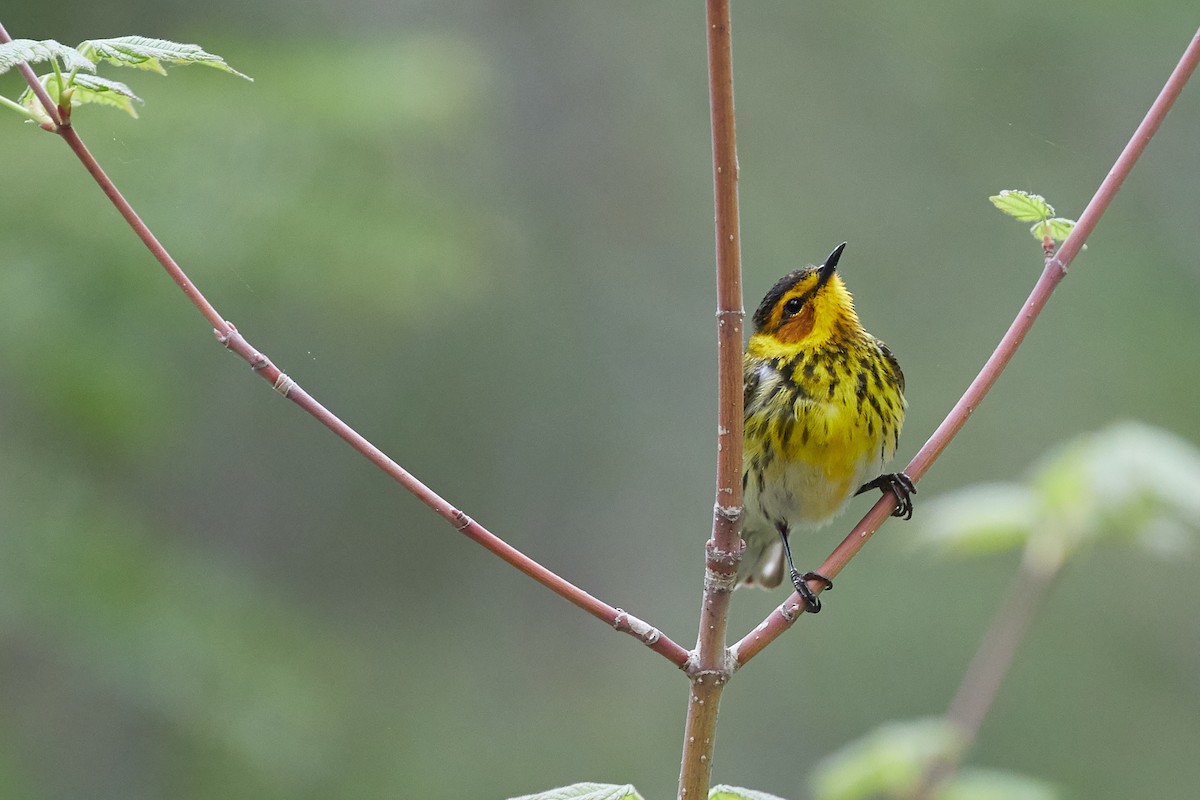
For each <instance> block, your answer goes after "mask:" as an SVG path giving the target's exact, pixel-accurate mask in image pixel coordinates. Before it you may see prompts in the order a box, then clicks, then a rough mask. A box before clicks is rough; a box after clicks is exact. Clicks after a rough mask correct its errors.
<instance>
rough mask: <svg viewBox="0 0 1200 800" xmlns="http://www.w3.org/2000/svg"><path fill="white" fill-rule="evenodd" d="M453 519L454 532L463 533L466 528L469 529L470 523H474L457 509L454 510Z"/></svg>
mask: <svg viewBox="0 0 1200 800" xmlns="http://www.w3.org/2000/svg"><path fill="white" fill-rule="evenodd" d="M453 517H454V530H456V531H465V530H466V529H467V528H469V527H471V523H472V522H474V521H475V520H473V519H471V518H470V517H468V516H467V515H466V514H464V513H463V512H461V511H459V510H458V509H455V510H454V514H453Z"/></svg>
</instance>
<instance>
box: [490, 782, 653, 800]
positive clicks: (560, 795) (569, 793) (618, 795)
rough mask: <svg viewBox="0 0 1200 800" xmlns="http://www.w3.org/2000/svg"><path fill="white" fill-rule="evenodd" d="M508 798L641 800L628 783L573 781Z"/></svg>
mask: <svg viewBox="0 0 1200 800" xmlns="http://www.w3.org/2000/svg"><path fill="white" fill-rule="evenodd" d="M509 800H643V798H642V796H641V795H640V794H638V791H637V789H634V788H633V786H631V785H630V784H625V785H624V786H617V785H616V784H611V783H573V784H571V785H570V786H560V787H558V788H557V789H550V790H548V791H545V792H538V793H537V794H523V795H521V796H520V797H511V798H509Z"/></svg>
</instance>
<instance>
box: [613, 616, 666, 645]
mask: <svg viewBox="0 0 1200 800" xmlns="http://www.w3.org/2000/svg"><path fill="white" fill-rule="evenodd" d="M613 627H614V628H616V629H617V630H619V631H623V630H627V631H629V632H630V633H632V634H633V635H634V636H635V637H637V638H638V639H639V640H641V642H642V643H643V644H654V643H655V642H657V641H658V640H659V639H661V638H662V631H660V630H659V629H658V628H656V627H654V626H653V625H651V624H650V623H648V622H645V621H643V620H640V619H638V618H637V617H635V616H634V615H633V614H630V613H629V612H628V611H626V610H625V609H623V608H618V609H617V616H615V617H614V618H613Z"/></svg>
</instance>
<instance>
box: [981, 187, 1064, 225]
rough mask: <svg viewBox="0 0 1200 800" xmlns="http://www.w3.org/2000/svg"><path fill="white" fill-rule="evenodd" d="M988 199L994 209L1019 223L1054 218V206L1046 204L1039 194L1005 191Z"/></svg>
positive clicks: (1017, 190)
mask: <svg viewBox="0 0 1200 800" xmlns="http://www.w3.org/2000/svg"><path fill="white" fill-rule="evenodd" d="M988 199H989V200H991V201H992V205H994V206H995V207H996V208H998V209H1000V210H1001V211H1003V212H1004V213H1005V214H1008V215H1009V216H1010V217H1015V218H1016V219H1017V220H1019V221H1021V222H1040V221H1042V220H1044V219H1049V218H1050V217H1052V216H1054V206H1052V205H1050V204H1049V203H1047V202H1046V198H1044V197H1042V196H1041V195H1040V194H1032V193H1031V192H1023V191H1021V190H1020V189H1005V190H1004V191H1002V192H1001V193H1000V194H998V195H993V196H992V197H989V198H988Z"/></svg>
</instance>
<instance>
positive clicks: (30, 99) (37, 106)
mask: <svg viewBox="0 0 1200 800" xmlns="http://www.w3.org/2000/svg"><path fill="white" fill-rule="evenodd" d="M38 81H39V82H40V83H41V84H42V86H44V87H45V88H46V92H47V93H48V94H49V95H50V99H51V100H53V101H54V102H55V103H58V102H59V97H58V81H57V80H56V78H55V75H54V73H48V74H46V75H39V76H38ZM68 91H69V92H70V95H69V96H70V98H71V106H72V107H74V106H83V105H89V104H96V105H103V106H112V107H113V108H119V109H121V110H122V111H124V112H125V113H126V114H128V115H129V116H131V117H133V118H134V119H137V111H136V110H135V109H134V107H133V103H134V101H137V102H139V103H140V102H142V98H140V97H138V96H137V95H136V94H134V93H133V90H132V89H130V88H129V87H128V86H126V85H125V84H123V83H121V82H120V81H112V80H109V79H107V78H101V77H99V76H97V75H87V74H82V73H80V74H76V75H75V77H74V79H72V80H71V82H70V86H69V87H68ZM18 102H19V103H20V104H21V105H23V106H24V107H25V108H27V109H28V110H29V111H31V112H32V113H34V114H35V115H37V116H38V118H39V119H41V118H42V117H44V116H45V109H44V108H42V104H41V101H39V100H38V98H37V95H35V94H34V93H33V90H32V89H26V90H25V91H24V92H22V93H21V96H20V98H18Z"/></svg>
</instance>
